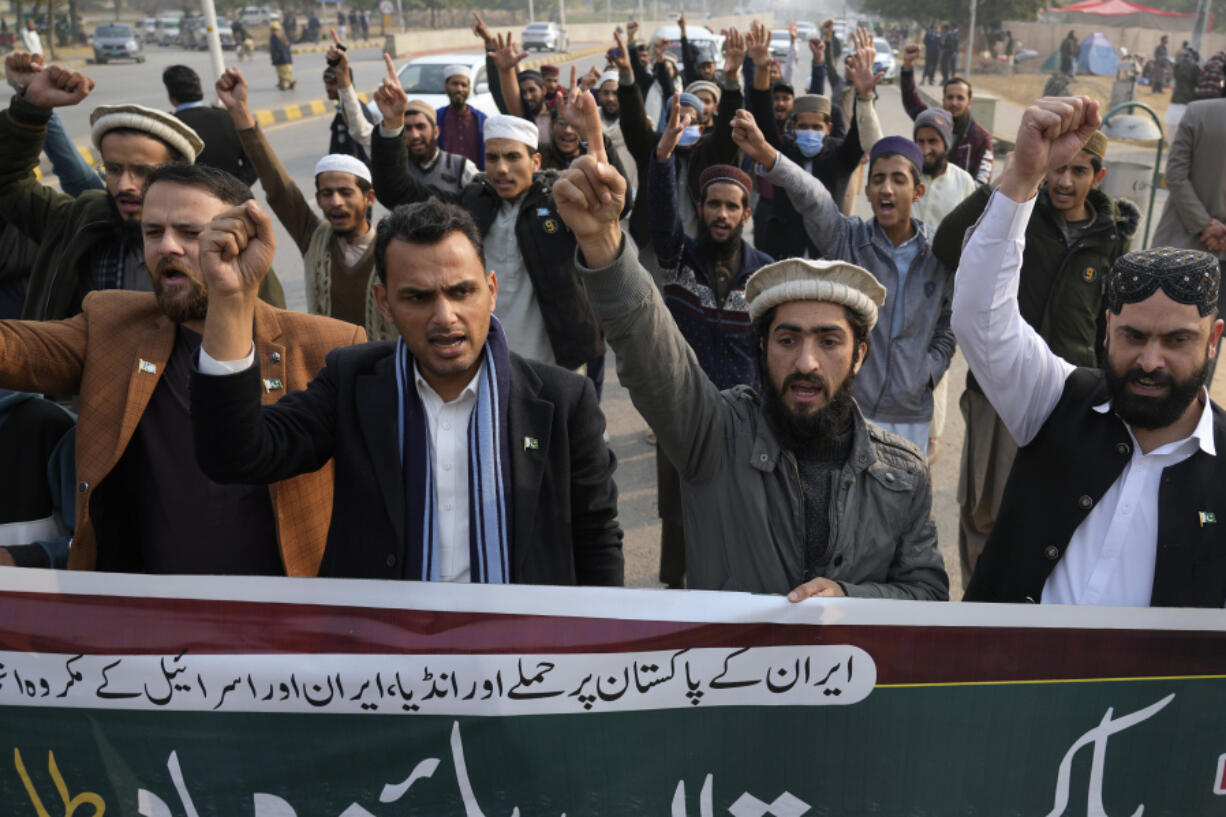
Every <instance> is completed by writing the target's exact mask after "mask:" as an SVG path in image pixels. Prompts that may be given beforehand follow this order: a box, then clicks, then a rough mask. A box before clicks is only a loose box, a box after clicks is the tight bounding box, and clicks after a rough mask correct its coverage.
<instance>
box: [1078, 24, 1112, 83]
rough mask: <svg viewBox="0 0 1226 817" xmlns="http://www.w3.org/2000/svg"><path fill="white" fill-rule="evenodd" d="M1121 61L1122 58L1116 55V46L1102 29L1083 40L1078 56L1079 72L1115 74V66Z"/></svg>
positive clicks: (1102, 74) (1104, 74)
mask: <svg viewBox="0 0 1226 817" xmlns="http://www.w3.org/2000/svg"><path fill="white" fill-rule="evenodd" d="M1119 62H1120V58H1119V57H1118V56H1116V53H1115V46H1113V45H1112V44H1111V41H1110V40H1108V39H1107V35H1106V34H1103V33H1102V32H1101V31H1095V32H1094V33H1093V34H1091V35H1090V36H1089V37H1086V38H1085V39H1084V40H1082V41H1081V53H1080V54H1079V55H1078V57H1077V72H1078V73H1079V74H1098V75H1099V76H1103V77H1109V76H1114V74H1115V67H1116V66H1117V65H1118V64H1119Z"/></svg>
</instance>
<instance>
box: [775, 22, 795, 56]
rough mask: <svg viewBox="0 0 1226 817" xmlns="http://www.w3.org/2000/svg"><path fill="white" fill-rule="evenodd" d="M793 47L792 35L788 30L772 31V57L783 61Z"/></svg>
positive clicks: (777, 29) (778, 29)
mask: <svg viewBox="0 0 1226 817" xmlns="http://www.w3.org/2000/svg"><path fill="white" fill-rule="evenodd" d="M791 47H792V33H791V32H790V31H788V30H787V29H786V28H775V29H771V56H772V57H775V58H777V59H782V58H783V57H786V56H787V55H788V49H790V48H791Z"/></svg>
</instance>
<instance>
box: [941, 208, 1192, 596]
mask: <svg viewBox="0 0 1226 817" xmlns="http://www.w3.org/2000/svg"><path fill="white" fill-rule="evenodd" d="M1034 203H1035V199H1034V198H1031V199H1030V200H1029V201H1027V202H1025V203H1022V204H1018V203H1017V202H1014V201H1013V200H1012V199H1010V198H1009V197H1008V196H1006V195H1004V194H1003V193H1000V192H999V191H997V192H995V193H993V194H992V198H991V200H989V202H988V206H987V209H986V210H985V211H984V213H983V216H981V217H980V219H979V222H978V224H976V226H975V227H974V228H973V234H972V236H971V238H970V240H969V241H968V242H967V244H966V247H965V248H964V249H963V252H962V260H961V263H960V264H959V266H958V275H957V277H956V278H955V281H954V303H953V329H954V334H955V335H956V336H957V338H958V345H959V346H960V347H961V349H962V354H963V355H965V356H966V360H967V363H968V364H969V365H970V369H971V371H972V372H973V373H974V375H975V379H976V380H978V382H979V385H980V386H981V387H982V388H983V393H984V394H985V395H986V396H987V398H988V400H989V401H990V402H991V404H992V406H993V408H995V409H996V411H997V414H999V415H1000V418H1001V420H1002V421H1003V422H1004V424H1005V426H1006V427H1007V428H1008V429H1009V433H1010V434H1012V435H1013V438H1014V439H1015V440H1016V441H1017V443H1018V445H1019V446H1024V445H1026V444H1027V443H1029V442H1030V441H1031V440H1033V439H1034V437H1035V435H1037V434H1038V432H1039V430H1040V429H1041V428H1042V426H1043V424H1044V423H1045V422H1047V418H1048V417H1049V416H1051V413H1052V411H1053V410H1054V409H1055V407H1056V404H1057V403H1058V402H1059V400H1060V395H1061V394H1062V393H1063V391H1064V384H1065V381H1066V380H1067V379H1068V376H1069V375H1070V374H1071V373H1072V372H1073V370H1074V368H1075V367H1074V366H1073V364H1071V363H1069V362H1068V361H1066V360H1063V359H1062V358H1060V357H1059V356H1058V355H1056V354H1055V353H1054V352H1052V350H1051V349H1050V348H1049V347H1048V345H1047V343H1046V342H1045V341H1044V340H1043V339H1042V338H1041V337H1040V336H1039V334H1038V332H1036V331H1035V330H1034V328H1033V327H1032V326H1031V325H1030V324H1028V323H1026V321H1024V320H1023V319H1022V315H1021V312H1020V311H1019V309H1018V304H1017V291H1018V281H1019V277H1020V271H1021V268H1022V251H1023V249H1024V248H1025V245H1026V225H1027V223H1028V222H1029V221H1030V214H1031V212H1032V211H1033V210H1034ZM994 271H995V272H994ZM1201 401H1202V410H1201V416H1200V420H1199V421H1198V423H1197V425H1196V429H1195V430H1194V431H1193V432H1192V434H1191V435H1189V436H1188V437H1185V438H1184V439H1182V440H1178V441H1176V442H1172V443H1168V444H1166V445H1164V446H1161V447H1159V448H1156V449H1154V450H1153V451H1151V452H1149V453H1148V454H1142V453H1141V447H1140V446H1139V445H1137V444H1136V438H1135V437H1133V446H1132V451H1133V454H1132V458H1131V459H1130V460H1129V462H1128V465H1127V466H1126V467H1125V468H1124V471H1123V473H1121V474H1120V476H1119V478H1118V479H1116V481H1115V483H1114V484H1113V485H1112V486H1111V487H1110V488H1109V489H1108V490H1107V492H1106V494H1104V495H1103V497H1102V498H1101V499H1100V500H1099V501H1098V502H1097V503H1096V504H1095V507H1094V509H1093V510H1092V511H1090V513H1089V515H1088V516H1087V517H1086V518H1085V519H1084V520H1082V522H1081V524H1080V525H1078V526H1077V529H1076V530H1075V531H1073V535H1072V538H1071V539H1070V540H1069V543H1068V548H1067V549H1066V550H1065V553H1064V557H1063V558H1062V559H1061V560H1060V561H1059V562H1058V563H1057V564H1056V566H1055V568H1054V569H1053V570H1052V572H1051V574H1049V575H1048V577H1047V582H1046V583H1045V584H1044V586H1043V599H1042V600H1043V602H1044V603H1046V604H1106V605H1123V606H1148V605H1149V600H1150V596H1151V595H1152V593H1153V585H1154V566H1155V560H1156V558H1157V547H1158V512H1159V509H1158V485H1159V481H1160V477H1161V475H1162V470H1163V469H1164V468H1169V467H1170V466H1172V465H1175V464H1176V463H1179V462H1182V461H1183V460H1186V459H1187V458H1188V457H1190V456H1192V455H1193V454H1195V453H1196V451H1197V449H1200V450H1203V451H1205V453H1207V454H1210V455H1216V452H1215V449H1214V445H1213V415H1212V412H1211V411H1209V408H1208V406H1209V395H1208V394H1207V393H1206V392H1204V391H1203V390H1202V394H1201ZM1094 410H1095V411H1097V412H1099V413H1102V414H1105V413H1107V412H1108V411H1110V410H1111V405H1110V403H1103V404H1101V405H1098V406H1095V407H1094ZM1121 422H1122V421H1121ZM1125 428H1127V426H1126V425H1125ZM1128 434H1129V436H1132V429H1128Z"/></svg>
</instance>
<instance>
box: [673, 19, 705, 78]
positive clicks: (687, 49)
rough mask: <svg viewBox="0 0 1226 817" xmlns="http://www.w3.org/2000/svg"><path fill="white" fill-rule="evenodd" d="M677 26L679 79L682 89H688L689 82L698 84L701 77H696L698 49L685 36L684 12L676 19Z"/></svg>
mask: <svg viewBox="0 0 1226 817" xmlns="http://www.w3.org/2000/svg"><path fill="white" fill-rule="evenodd" d="M677 26H678V27H679V28H680V29H681V62H682V66H681V77H682V79H683V80H684V83H683V84H684V87H686V88H688V87H690V83H691V82H698V80H700V79H702V77H700V76H698V65H697V61H698V49H697V48H695V47H694V44H693V43H691V42H690V38H689V37H688V36H686V30H685V12H684V11H683V12H681V17H679V18H678V19H677Z"/></svg>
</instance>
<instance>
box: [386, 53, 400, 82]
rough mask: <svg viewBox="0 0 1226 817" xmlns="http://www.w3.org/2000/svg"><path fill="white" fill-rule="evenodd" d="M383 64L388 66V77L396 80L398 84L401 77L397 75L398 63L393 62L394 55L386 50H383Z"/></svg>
mask: <svg viewBox="0 0 1226 817" xmlns="http://www.w3.org/2000/svg"><path fill="white" fill-rule="evenodd" d="M383 64H384V65H386V66H387V76H388V78H389V79H393V80H395V81H396V84H400V77H399V76H397V75H396V64H395V63H393V62H392V55H391V54H389V53H387V52H386V51H384V52H383Z"/></svg>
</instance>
